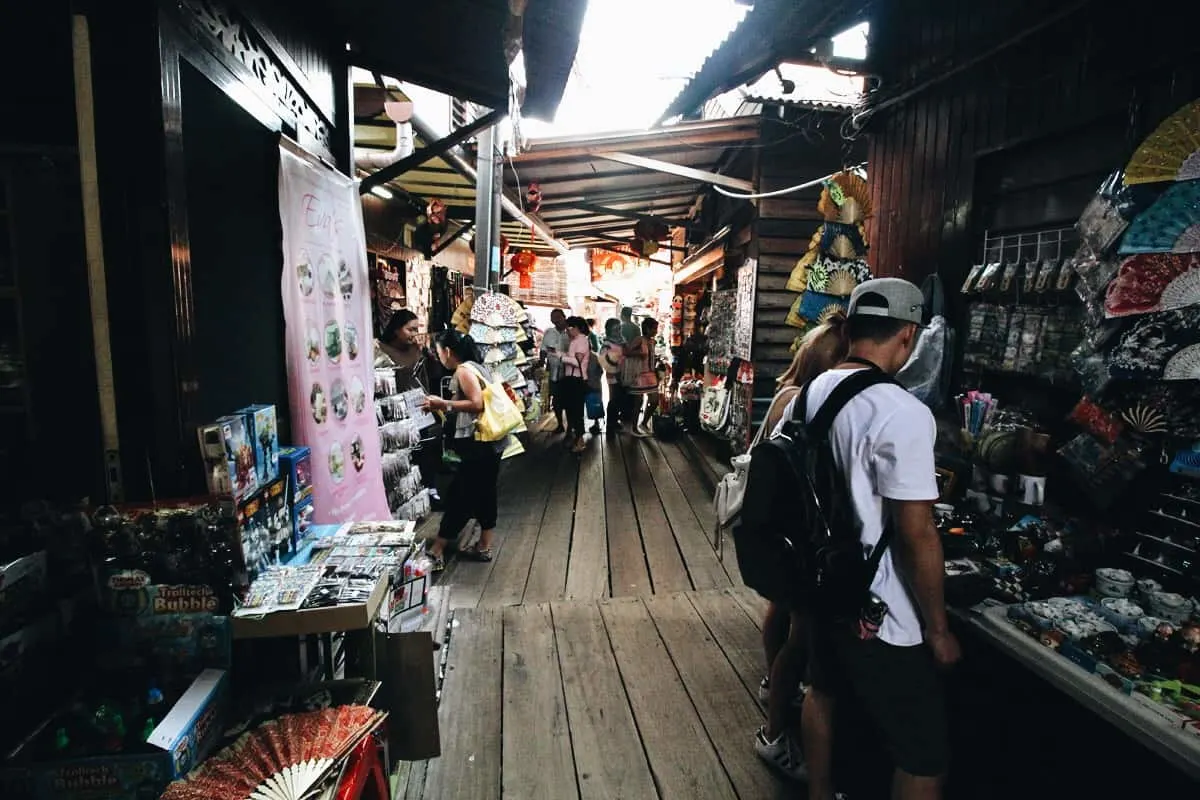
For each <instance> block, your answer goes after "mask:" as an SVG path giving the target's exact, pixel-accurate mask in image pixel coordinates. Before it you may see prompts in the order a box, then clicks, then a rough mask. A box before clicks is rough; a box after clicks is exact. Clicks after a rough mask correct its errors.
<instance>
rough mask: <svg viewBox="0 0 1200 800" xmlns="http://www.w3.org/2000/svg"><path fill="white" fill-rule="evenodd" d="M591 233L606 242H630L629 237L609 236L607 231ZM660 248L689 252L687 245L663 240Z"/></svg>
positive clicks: (659, 245) (594, 237)
mask: <svg viewBox="0 0 1200 800" xmlns="http://www.w3.org/2000/svg"><path fill="white" fill-rule="evenodd" d="M589 235H590V236H591V238H593V239H603V240H604V241H606V242H616V243H617V244H628V243H629V239H622V238H621V237H620V236H609V235H608V234H607V233H593V234H589ZM658 249H659V250H673V251H675V252H677V253H686V252H687V248H686V247H676V246H675V245H673V244H663V243H662V242H659V243H658Z"/></svg>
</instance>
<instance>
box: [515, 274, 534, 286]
mask: <svg viewBox="0 0 1200 800" xmlns="http://www.w3.org/2000/svg"><path fill="white" fill-rule="evenodd" d="M517 286H518V287H520V288H521V289H532V288H533V276H532V275H530V274H529V273H528V272H522V273H521V274H520V276H519V277H518V278H517Z"/></svg>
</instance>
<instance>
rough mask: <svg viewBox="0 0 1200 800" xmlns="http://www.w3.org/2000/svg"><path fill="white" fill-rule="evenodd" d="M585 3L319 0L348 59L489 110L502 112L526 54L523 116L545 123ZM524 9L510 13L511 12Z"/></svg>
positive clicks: (546, 0)
mask: <svg viewBox="0 0 1200 800" xmlns="http://www.w3.org/2000/svg"><path fill="white" fill-rule="evenodd" d="M586 5H587V3H586V0H526V2H525V3H513V2H510V0H436V2H424V3H419V2H395V0H323V2H321V3H320V12H319V13H320V18H321V20H322V24H323V25H324V26H326V27H329V28H331V29H332V30H334V31H336V32H337V35H338V36H339V37H341V38H343V39H344V40H345V41H346V43H347V44H348V45H349V46H350V57H351V60H352V61H353V62H354V63H355V64H357V65H358V66H361V67H364V68H366V69H368V70H371V71H373V72H380V73H382V74H385V75H393V76H395V77H397V78H400V79H402V80H407V81H412V82H413V83H418V84H421V85H422V86H427V87H429V88H430V89H436V90H437V91H440V92H444V93H445V94H448V95H451V96H453V97H459V98H462V99H464V100H471V101H474V102H476V103H479V104H481V105H484V106H487V107H489V108H503V109H507V108H508V101H509V71H508V67H509V63H510V61H511V59H512V58H513V57H514V56H515V55H516V53H517V51H518V50H523V51H524V58H525V64H526V75H527V86H526V90H525V97H526V106H527V108H526V109H525V113H526V114H529V115H535V116H541V117H551V116H553V114H554V111H555V109H556V108H557V107H558V103H559V101H560V100H561V99H562V93H563V90H564V88H565V87H566V83H567V76H568V75H569V73H570V70H571V65H572V64H573V63H574V61H575V52H576V50H577V49H578V46H579V31H580V28H581V27H582V25H583V12H584V9H585V8H586ZM513 6H516V7H518V8H519V7H521V6H523V7H524V8H523V13H521V14H520V15H516V14H513V13H512V12H511V11H510V7H513Z"/></svg>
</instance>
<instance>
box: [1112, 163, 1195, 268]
mask: <svg viewBox="0 0 1200 800" xmlns="http://www.w3.org/2000/svg"><path fill="white" fill-rule="evenodd" d="M1197 158H1200V156H1198V157H1197ZM1197 251H1200V180H1194V181H1186V182H1184V183H1176V184H1174V185H1172V186H1171V187H1170V188H1169V189H1167V191H1166V192H1164V193H1163V195H1162V197H1160V198H1158V200H1156V201H1155V203H1154V205H1152V206H1150V208H1148V209H1146V210H1145V211H1143V212H1142V213H1141V214H1139V215H1138V216H1137V217H1136V218H1135V219H1134V220H1133V222H1132V223H1131V224H1130V225H1129V230H1127V231H1126V232H1125V238H1124V239H1122V240H1121V247H1120V252H1121V253H1125V254H1128V253H1195V252H1197Z"/></svg>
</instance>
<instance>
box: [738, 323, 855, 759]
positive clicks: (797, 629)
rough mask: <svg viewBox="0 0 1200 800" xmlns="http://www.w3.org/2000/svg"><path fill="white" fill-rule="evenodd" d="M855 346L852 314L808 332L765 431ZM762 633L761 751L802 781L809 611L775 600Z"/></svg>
mask: <svg viewBox="0 0 1200 800" xmlns="http://www.w3.org/2000/svg"><path fill="white" fill-rule="evenodd" d="M849 350H850V341H849V339H848V338H847V336H846V317H845V316H844V315H842V314H836V315H834V316H832V317H830V318H829V319H828V320H826V321H825V322H823V323H822V324H820V325H818V326H817V327H816V328H813V329H812V330H810V331H809V332H808V333H807V334H805V336H804V339H803V341H802V342H801V344H800V348H799V349H798V350H797V351H796V355H795V357H794V358H793V359H792V363H791V365H790V366H789V367H788V368H787V371H785V372H784V373H783V375H781V376H780V378H779V381H778V386H779V389H778V391H777V392H776V393H775V397H774V398H773V399H772V400H771V405H770V407H769V408H768V409H767V416H766V418H765V419H764V420H763V424H762V425H763V426H762V431H763V433H765V432H767V431H774V430H775V428H776V427H777V426H778V425H779V422H780V420H781V419H783V412H784V408H785V407H787V406H788V405H789V404H790V403H791V402H792V401H793V400H795V399H796V397H797V396H798V395H799V393H800V389H801V388H802V387H803V386H804V384H806V383H808V382H809V381H810V380H812V379H813V378H815V377H816V376H818V375H820V374H821V373H823V372H825V371H826V370H828V369H830V368H831V367H833V366H834V365H835V364H840V363H841V362H842V359H844V358H845V357H846V355H847V354H848V353H849ZM762 636H763V649H764V651H765V653H766V658H767V661H766V663H767V670H768V673H767V677H764V678H763V679H762V683H760V684H759V687H758V699H759V702H761V703H763V704H765V705H766V707H767V724H766V725H764V726H763V727H761V728H760V729H759V731H758V735H757V737H756V738H755V749H756V750H757V751H758V754H759V755H760V756H762V757H763V758H764V759H765V760H766V761H768V762H769V763H771V764H772V765H774V766H775V767H777V768H778V769H779V770H781V771H782V772H784V773H785V774H789V775H791V776H792V777H795V778H797V779H801V778H803V776H804V772H803V766H804V759H803V756H802V754H801V750H800V747H799V744H798V743H797V742H796V740H795V739H794V738H793V736H792V735H791V734H790V733H789V732H788V730H787V725H788V717H789V712H790V710H791V709H792V708H793V707H794V706H795V705H797V704H798V702H797V701H798V700H800V699H801V696H800V694H799V688H800V681H801V679H802V678H803V677H804V670H805V667H806V666H807V662H808V659H807V655H808V652H807V651H808V637H809V625H808V615H807V612H806V610H805V609H803V608H799V607H796V608H789V607H785V606H782V605H780V604H777V603H770V604H769V605H768V606H767V614H766V618H765V619H764V620H763V630H762Z"/></svg>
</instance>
